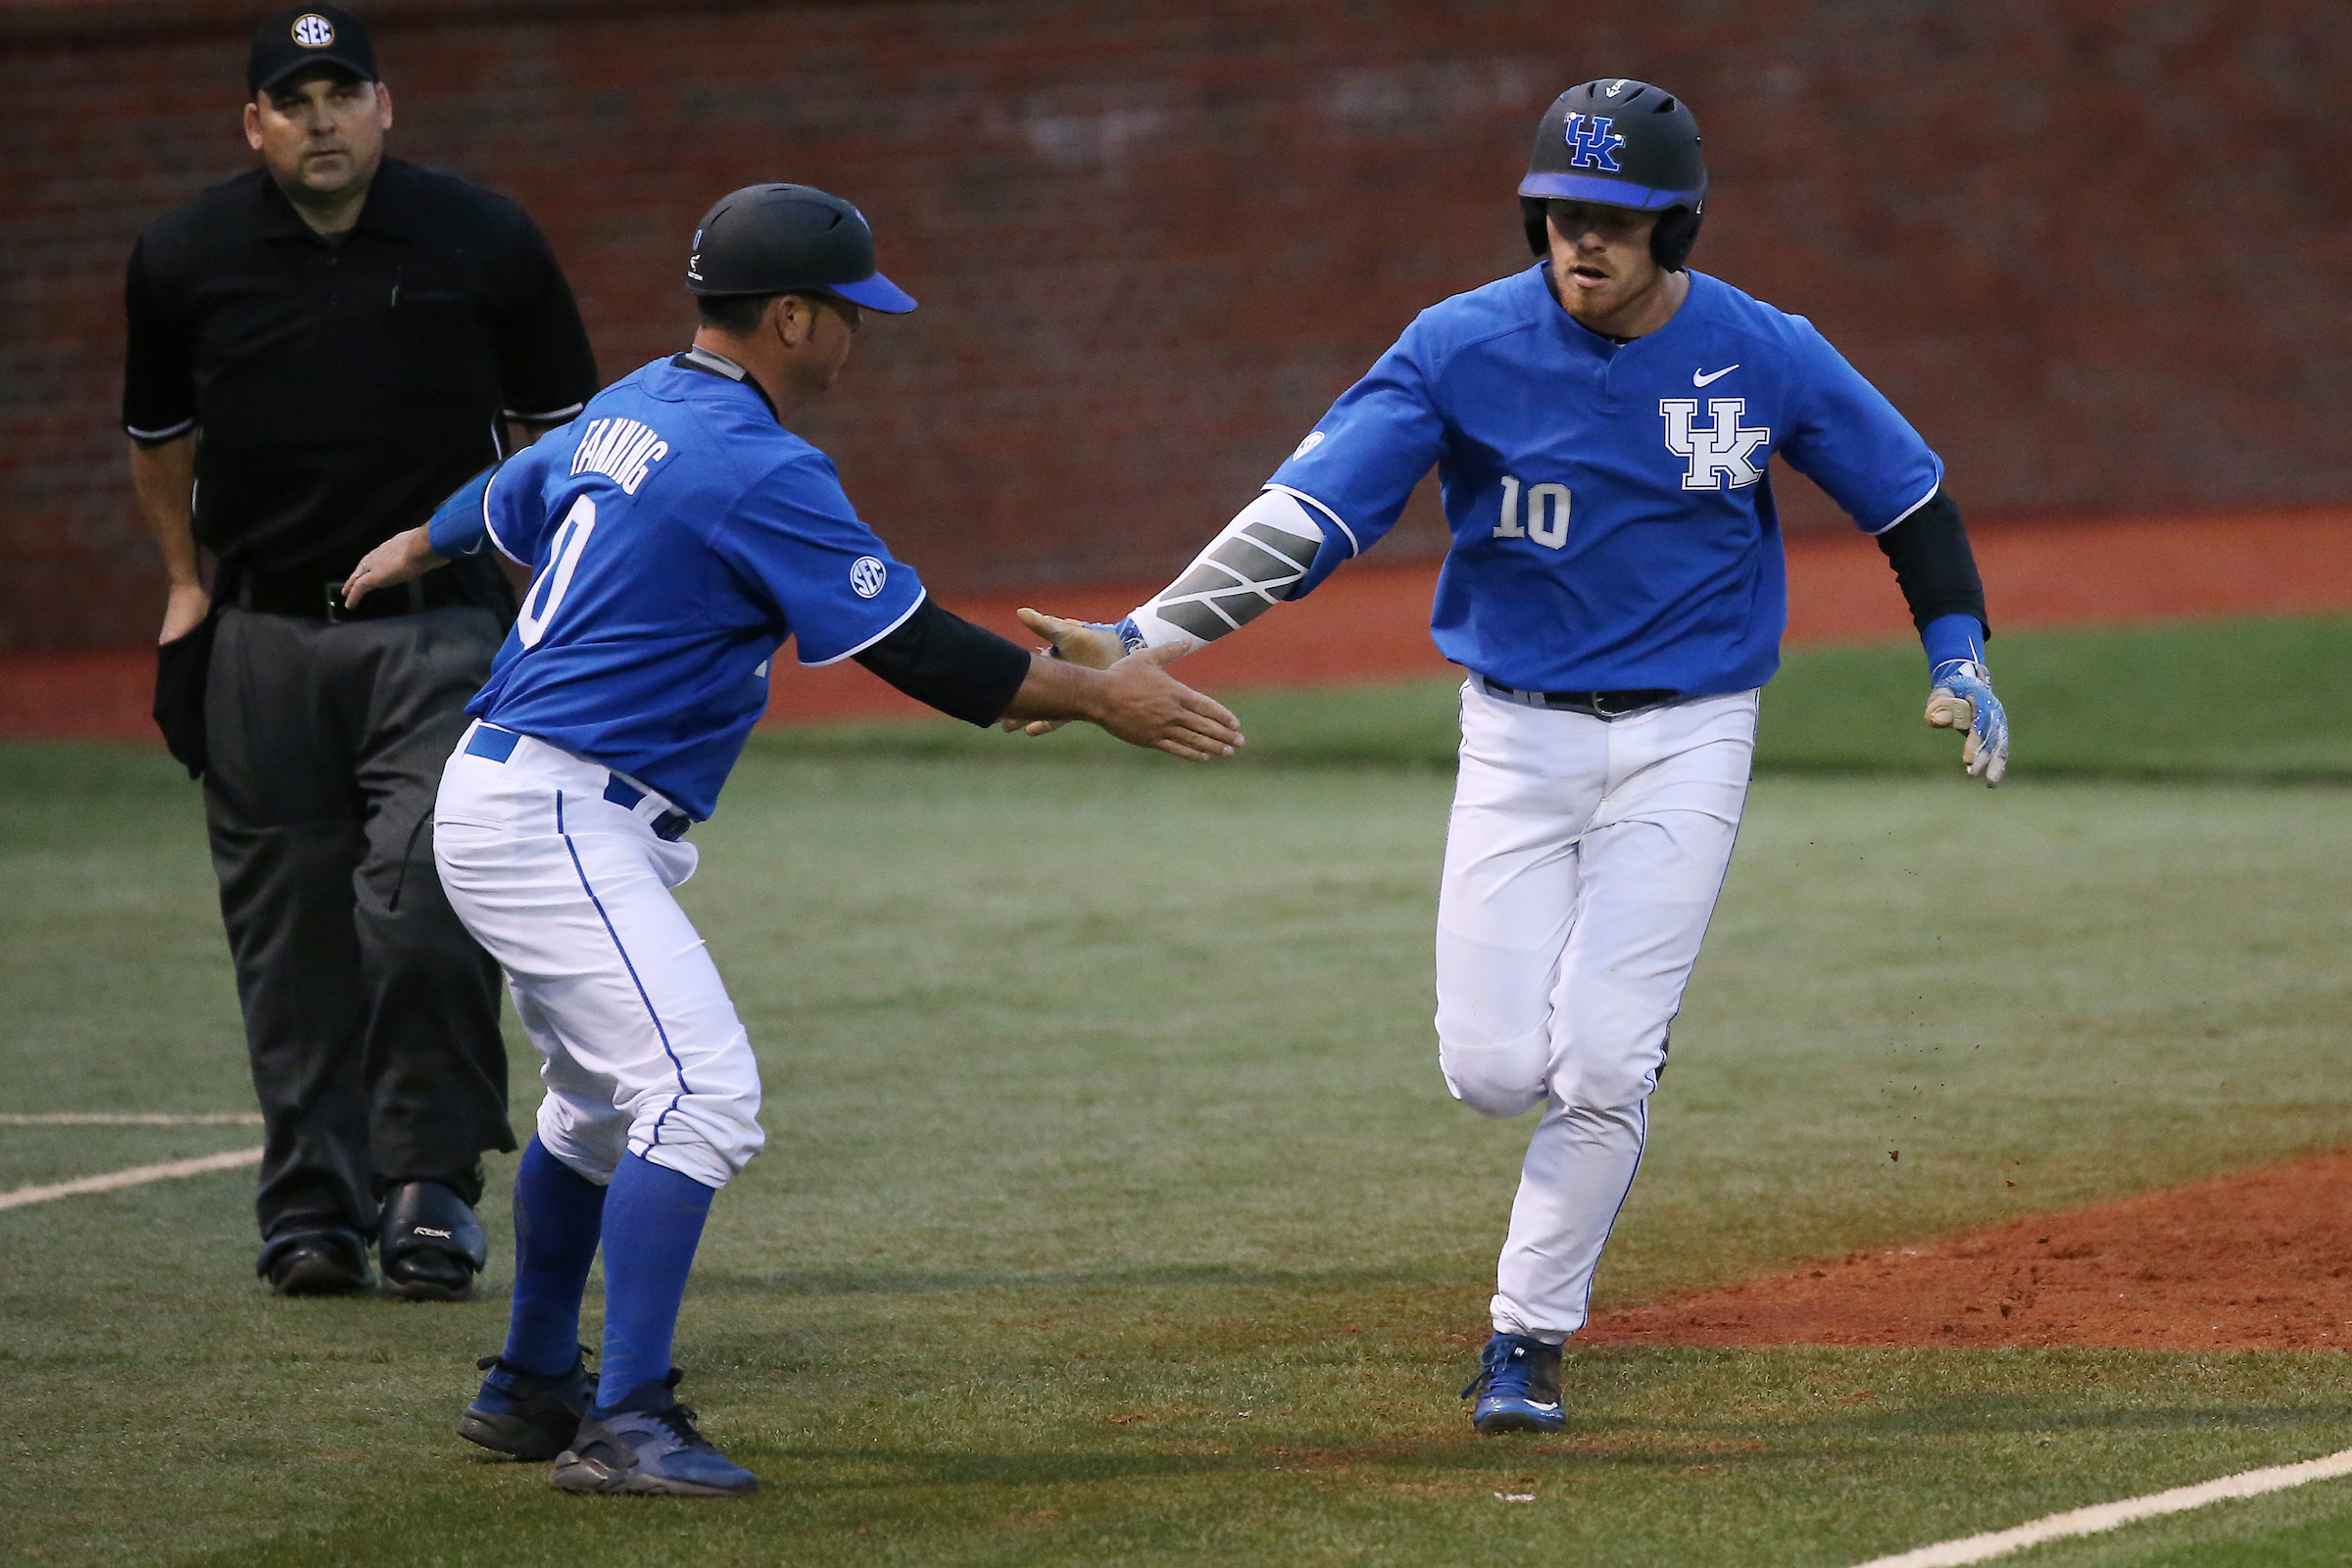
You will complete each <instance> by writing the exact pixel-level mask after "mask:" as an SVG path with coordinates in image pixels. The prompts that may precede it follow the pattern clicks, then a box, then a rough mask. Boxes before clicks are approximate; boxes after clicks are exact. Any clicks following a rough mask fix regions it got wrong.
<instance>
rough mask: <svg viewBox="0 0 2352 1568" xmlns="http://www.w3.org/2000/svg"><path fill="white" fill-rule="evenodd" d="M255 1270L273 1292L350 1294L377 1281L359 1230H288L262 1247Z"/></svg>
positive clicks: (296, 1294) (325, 1294) (308, 1294)
mask: <svg viewBox="0 0 2352 1568" xmlns="http://www.w3.org/2000/svg"><path fill="white" fill-rule="evenodd" d="M253 1271H254V1272H255V1273H256V1274H259V1275H260V1276H261V1277H262V1278H263V1279H266V1280H268V1281H269V1282H270V1294H271V1295H273V1296H349V1295H351V1294H352V1293H353V1292H354V1291H364V1290H366V1289H368V1286H370V1285H373V1284H374V1283H375V1279H374V1276H372V1275H371V1274H369V1273H368V1243H367V1241H366V1240H365V1239H364V1238H363V1237H362V1236H361V1235H360V1233H359V1232H358V1231H340V1230H333V1231H288V1232H287V1233H286V1234H285V1235H283V1236H272V1237H271V1238H270V1240H269V1242H268V1243H267V1244H266V1245H264V1247H263V1248H262V1256H261V1261H259V1262H258V1263H256V1264H255V1265H254V1269H253Z"/></svg>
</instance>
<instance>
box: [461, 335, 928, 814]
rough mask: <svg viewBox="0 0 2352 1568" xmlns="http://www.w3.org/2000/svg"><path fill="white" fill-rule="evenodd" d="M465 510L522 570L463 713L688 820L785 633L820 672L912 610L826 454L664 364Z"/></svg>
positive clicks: (738, 733)
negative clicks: (505, 625)
mask: <svg viewBox="0 0 2352 1568" xmlns="http://www.w3.org/2000/svg"><path fill="white" fill-rule="evenodd" d="M479 494H480V499H479V502H478V503H477V504H476V505H475V506H473V507H470V508H467V509H466V511H467V512H469V513H470V514H471V517H478V519H479V523H480V524H481V525H482V527H486V530H487V533H488V537H489V539H490V542H491V543H493V544H495V545H496V546H497V547H498V548H499V549H500V550H501V551H503V552H504V553H505V554H506V555H508V556H510V557H512V558H513V559H514V560H515V561H516V562H519V563H521V564H525V565H528V566H529V567H531V568H532V570H533V572H534V573H535V575H534V577H533V580H532V583H531V589H530V592H529V593H528V594H526V595H524V597H523V603H522V613H521V615H520V617H519V618H517V619H516V621H515V629H514V630H513V631H512V632H510V633H508V635H507V641H506V645H505V646H504V647H502V648H501V649H500V650H499V651H498V659H497V662H495V663H494V664H493V665H492V666H491V671H490V682H489V684H488V685H486V686H484V687H483V688H482V689H481V692H480V693H479V694H478V695H477V696H476V697H475V698H474V699H473V701H472V702H471V703H469V704H467V705H466V711H467V712H469V713H472V714H473V715H474V716H476V717H478V718H483V719H487V720H489V721H490V722H491V723H494V724H500V725H503V726H505V727H506V728H508V729H513V730H519V731H520V732H521V733H523V734H525V735H535V736H537V737H538V738H539V739H541V740H543V741H547V742H549V743H551V744H553V745H556V746H561V747H563V748H564V750H565V751H568V752H575V753H577V754H578V755H580V756H582V757H587V758H593V759H594V760H597V761H599V762H602V763H604V764H605V765H606V766H607V767H610V768H613V769H614V770H616V771H618V772H621V773H625V774H627V775H629V776H630V777H632V778H635V779H636V780H638V781H639V782H640V783H642V784H645V785H647V786H649V787H651V788H653V789H656V790H659V791H660V792H661V793H662V794H663V795H666V796H668V797H669V799H670V801H671V803H672V804H674V805H675V806H677V807H678V808H679V809H682V810H684V811H686V812H687V813H689V814H690V815H693V816H695V817H698V818H699V817H707V816H709V815H710V814H711V809H712V808H713V806H715V804H716V803H717V800H718V792H719V787H720V786H721V785H722V784H724V783H725V782H726V778H727V773H728V771H729V770H730V769H732V768H733V767H734V765H735V760H736V758H737V757H738V756H740V755H741V754H742V751H743V743H744V738H745V737H746V736H747V735H749V734H750V733H751V729H752V725H753V724H754V723H755V722H757V721H758V719H759V717H760V714H761V713H762V712H763V711H766V708H767V681H768V665H769V662H770V661H772V660H773V658H774V657H775V653H776V650H777V648H778V647H779V646H780V645H781V644H782V643H783V641H784V639H785V638H787V637H790V638H792V639H793V641H794V643H795V645H796V647H797V650H798V652H799V655H800V662H802V663H804V664H830V663H833V662H837V661H839V660H843V659H847V658H849V657H850V656H851V655H852V654H856V653H858V652H860V651H862V650H863V649H865V648H866V647H867V646H868V645H870V644H872V643H874V642H876V641H878V640H879V639H881V638H882V637H884V636H886V635H888V634H889V633H890V631H891V630H892V629H893V628H894V627H896V626H897V625H898V624H899V623H900V622H901V621H903V620H905V619H906V618H907V616H908V615H910V614H912V613H914V611H915V609H916V608H917V607H918V606H919V605H920V604H921V603H922V600H923V585H922V583H921V582H920V581H918V580H917V579H916V577H915V574H914V572H913V571H912V570H911V569H910V568H908V567H907V566H905V565H903V564H900V563H899V562H897V561H895V560H893V559H892V558H891V554H890V551H889V549H888V548H887V547H886V546H884V545H883V543H882V541H881V540H880V539H877V538H876V537H875V536H874V534H873V531H872V530H871V529H869V528H868V527H866V525H865V524H864V523H863V522H861V521H859V520H858V514H857V512H856V510H855V509H853V508H852V507H851V505H850V499H849V497H848V496H846V495H844V494H843V493H842V489H841V479H840V477H839V476H838V475H837V474H836V473H835V471H834V468H833V464H832V462H831V460H829V459H828V458H826V456H825V455H824V454H823V453H822V452H819V451H817V449H816V448H814V447H812V446H810V445H809V443H808V442H806V441H804V440H802V439H801V438H800V437H799V436H796V435H794V434H793V433H792V432H790V431H789V430H786V429H785V428H784V427H783V426H781V425H779V424H778V423H776V420H775V417H774V416H773V415H772V414H770V413H769V412H768V408H767V404H766V402H765V400H764V399H762V398H761V397H760V393H759V391H758V390H757V389H755V388H754V387H752V386H750V385H747V384H745V383H743V382H739V381H735V380H731V379H729V378H727V377H725V376H723V375H717V374H712V373H711V372H709V371H706V370H699V369H692V368H686V367H685V366H682V365H678V364H676V363H674V362H672V361H669V360H657V361H655V362H654V363H653V364H651V365H648V366H646V367H645V368H642V369H640V370H638V371H637V372H636V373H634V374H633V375H630V376H628V377H626V378H625V379H623V380H620V381H617V382H615V383H613V385H612V386H610V387H608V388H606V389H605V391H604V392H602V393H600V394H599V395H598V396H597V397H596V398H595V400H594V401H592V402H590V403H589V405H588V407H587V408H586V409H585V410H583V411H582V412H581V414H580V416H579V417H578V418H576V419H574V420H572V422H571V423H569V424H566V425H564V426H562V427H561V428H559V429H555V430H551V431H549V432H548V433H547V434H546V435H545V436H542V437H541V438H540V439H539V441H538V442H537V443H536V444H535V445H533V446H532V447H530V448H529V449H528V450H527V451H525V452H522V453H520V454H518V455H517V456H516V457H515V458H514V459H512V460H511V461H509V462H508V463H507V464H506V465H505V466H503V467H501V468H499V469H498V470H497V471H496V472H495V473H494V474H492V475H491V476H490V479H489V482H488V486H487V488H486V489H483V490H481V491H480V492H479ZM454 510H455V509H454V508H452V507H445V508H444V509H443V514H442V515H436V516H435V518H434V522H433V540H434V545H435V547H436V548H437V549H441V550H442V553H443V554H448V553H450V548H463V539H464V535H465V533H466V522H468V521H470V520H471V517H459V518H456V519H454V520H453V518H452V517H451V516H450V514H451V513H452V512H453V511H454ZM475 531H476V532H477V534H478V532H479V529H477V530H475ZM445 543H446V544H447V546H448V547H449V548H444V546H445Z"/></svg>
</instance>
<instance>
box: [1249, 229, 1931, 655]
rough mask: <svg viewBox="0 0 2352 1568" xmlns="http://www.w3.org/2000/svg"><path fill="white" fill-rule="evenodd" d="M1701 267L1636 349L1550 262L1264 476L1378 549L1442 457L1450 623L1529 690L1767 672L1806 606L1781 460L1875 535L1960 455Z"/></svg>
mask: <svg viewBox="0 0 2352 1568" xmlns="http://www.w3.org/2000/svg"><path fill="white" fill-rule="evenodd" d="M1690 277H1691V291H1690V294H1689V295H1688V296H1687V297H1686V298H1685V300H1684V301H1683V304H1682V308H1681V309H1679V310H1678V311H1676V312H1675V314H1674V316H1673V318H1672V319H1670V320H1669V321H1668V322H1667V323H1666V324H1665V325H1664V326H1663V327H1661V328H1659V329H1658V330H1657V331H1655V332H1652V333H1650V334H1649V335H1648V336H1646V337H1640V338H1636V339H1634V340H1633V341H1632V342H1630V343H1626V344H1623V345H1619V344H1617V343H1614V342H1612V341H1611V340H1609V339H1607V338H1604V337H1601V336H1599V335H1597V334H1596V333H1593V332H1591V331H1588V330H1587V329H1586V328H1584V327H1582V326H1580V325H1578V324H1577V322H1576V321H1575V319H1573V318H1571V317H1570V316H1569V315H1568V313H1567V312H1566V311H1564V310H1562V309H1561V308H1560V306H1559V304H1558V302H1556V301H1555V300H1553V298H1552V297H1551V293H1550V290H1549V289H1548V288H1547V287H1546V285H1545V282H1544V269H1543V268H1542V267H1541V266H1537V267H1532V268H1530V269H1529V270H1526V271H1524V272H1520V273H1518V274H1517V275H1515V276H1512V277H1507V278H1503V279H1501V280H1500V281H1498V282H1495V283H1490V284H1488V285H1487V286H1486V287H1484V288H1481V289H1475V290H1473V291H1472V292H1470V293H1467V294H1460V295H1456V296H1455V297H1454V298H1452V299H1449V300H1446V302H1445V303H1443V304H1441V305H1437V306H1433V307H1432V308H1431V309H1429V310H1427V311H1424V312H1422V313H1421V315H1420V317H1419V318H1418V319H1415V320H1414V322H1413V324H1412V325H1411V326H1409V327H1407V328H1406V329H1405V332H1404V335H1403V336H1402V337H1400V338H1398V339H1397V345H1396V347H1394V348H1392V349H1390V350H1389V352H1388V353H1386V354H1384V355H1382V356H1381V358H1380V361H1379V363H1377V364H1375V365H1374V366H1373V367H1372V368H1371V370H1370V371H1369V372H1367V373H1366V374H1365V376H1364V378H1363V379H1362V380H1360V381H1358V382H1357V383H1356V384H1355V385H1354V386H1352V387H1350V388H1349V389H1348V392H1347V393H1346V394H1345V395H1344V396H1343V397H1341V399H1340V400H1339V402H1337V403H1335V404H1334V405H1332V409H1331V412H1330V413H1329V414H1327V415H1325V416H1324V417H1323V419H1322V422H1321V423H1319V424H1317V425H1316V426H1315V429H1314V432H1313V433H1312V434H1310V435H1309V436H1308V437H1307V438H1306V440H1305V441H1303V442H1302V443H1300V445H1299V450H1298V451H1297V452H1296V453H1294V454H1293V455H1292V457H1291V459H1290V461H1289V462H1287V463H1285V464H1283V466H1281V467H1280V468H1278V469H1276V470H1275V472H1274V476H1273V478H1272V479H1270V480H1268V481H1267V482H1268V484H1269V485H1270V486H1272V487H1273V488H1276V489H1280V490H1285V491H1288V492H1290V493H1291V494H1293V495H1296V496H1298V497H1299V499H1300V500H1302V501H1305V502H1307V503H1309V504H1310V510H1311V511H1314V512H1316V513H1319V514H1321V517H1322V522H1323V526H1324V530H1325V533H1326V535H1327V536H1328V542H1327V544H1326V547H1325V550H1324V552H1323V555H1322V558H1321V559H1319V560H1318V565H1324V564H1326V563H1327V562H1328V563H1333V564H1336V562H1337V561H1338V560H1339V559H1341V558H1342V557H1343V556H1352V555H1356V554H1359V553H1361V552H1362V551H1364V550H1366V549H1369V548H1370V547H1371V545H1372V544H1373V543H1374V541H1376V540H1378V539H1379V538H1380V537H1381V536H1382V535H1383V534H1385V533H1387V532H1388V531H1389V529H1390V528H1391V527H1393V526H1395V524H1396V522H1397V514H1398V513H1399V512H1401V511H1402V510H1403V507H1404V503H1405V498H1406V496H1408V495H1409V494H1410V493H1411V491H1412V488H1413V486H1414V485H1415V484H1416V483H1417V482H1419V480H1420V478H1421V476H1422V475H1423V474H1425V473H1427V472H1428V471H1429V469H1430V466H1431V465H1433V464H1434V465H1436V466H1437V469H1438V479H1439V483H1440V486H1441V487H1442V490H1443V493H1444V496H1445V503H1446V521H1447V523H1448V525H1449V526H1450V529H1451V531H1452V535H1453V543H1452V546H1451V548H1450V549H1449V550H1448V551H1447V553H1446V564H1445V566H1444V568H1443V570H1442V571H1441V572H1440V573H1439V577H1438V596H1437V604H1436V608H1435V610H1434V612H1433V613H1432V616H1431V621H1430V630H1431V632H1432V634H1433V636H1434V637H1435V639H1436V641H1437V645H1438V649H1439V651H1440V652H1441V653H1443V654H1444V655H1445V656H1446V658H1447V659H1449V660H1451V661H1452V662H1455V663H1457V664H1462V665H1464V666H1466V667H1468V668H1470V669H1473V670H1476V671H1477V672H1479V673H1480V674H1483V675H1487V676H1490V677H1492V678H1493V679H1495V680H1496V681H1499V682H1501V683H1502V684H1504V685H1506V686H1514V687H1517V688H1519V689H1521V690H1524V691H1631V690H1642V689H1662V690H1671V691H1679V692H1685V693H1688V694H1691V695H1693V696H1703V695H1712V694H1716V693H1722V692H1736V691H1745V690H1747V689H1749V688H1751V687H1755V686H1760V685H1762V684H1763V683H1764V682H1765V681H1766V680H1768V679H1770V678H1771V676H1772V673H1773V671H1774V670H1775V669H1777V668H1778V667H1779V665H1780V640H1781V633H1782V631H1783V630H1784V629H1786V627H1787V624H1788V618H1789V616H1788V581H1787V566H1786V563H1785V561H1784V558H1783V556H1782V551H1781V536H1780V517H1779V515H1778V514H1777V513H1776V512H1775V510H1774V508H1773V501H1772V486H1771V483H1770V481H1769V480H1768V479H1767V477H1766V475H1765V464H1766V461H1767V460H1768V459H1769V458H1770V457H1771V456H1772V455H1773V454H1774V453H1776V452H1777V453H1779V454H1780V455H1781V456H1782V457H1784V458H1786V459H1787V460H1788V461H1789V466H1792V467H1794V468H1795V469H1797V470H1798V471H1799V472H1801V473H1803V474H1805V475H1806V476H1807V477H1809V478H1811V479H1813V480H1814V481H1815V482H1816V483H1818V484H1819V485H1820V486H1821V487H1822V488H1823V489H1824V490H1826V491H1828V492H1829V494H1830V495H1831V497H1832V498H1833V499H1835V500H1836V501H1837V502H1838V505H1839V506H1841V507H1843V508H1844V509H1845V510H1846V512H1847V513H1848V514H1849V515H1852V516H1853V518H1854V520H1855V521H1856V522H1857V523H1858V524H1859V525H1860V526H1861V527H1862V528H1863V529H1864V530H1865V531H1867V532H1871V533H1878V532H1881V531H1883V530H1885V529H1887V528H1888V527H1891V526H1893V525H1894V524H1895V523H1896V522H1898V521H1900V520H1901V519H1902V518H1903V517H1905V516H1907V515H1909V514H1910V513H1911V512H1912V510H1913V509H1915V508H1917V507H1918V506H1919V505H1920V504H1921V503H1923V502H1925V501H1927V500H1928V499H1929V498H1930V497H1932V496H1933V495H1934V494H1935V493H1936V487H1937V486H1938V485H1939V484H1941V482H1942V478H1943V466H1942V464H1941V463H1940V462H1938V461H1937V459H1936V454H1935V453H1934V452H1932V451H1930V450H1929V449H1928V446H1927V443H1926V442H1924V441H1922V440H1921V439H1920V437H1919V434H1918V432H1916V431H1914V430H1913V429H1912V428H1911V426H1910V425H1909V424H1908V423H1906V422H1905V421H1904V419H1903V417H1902V416H1901V415H1899V414H1897V413H1896V412H1895V411H1894V407H1893V405H1892V404H1890V403H1888V402H1887V399H1886V398H1885V397H1884V396H1882V395H1881V394H1880V393H1879V391H1878V390H1877V389H1876V388H1874V387H1873V386H1872V385H1871V384H1870V383H1869V382H1868V381H1865V380H1864V379H1862V376H1861V375H1860V373H1859V372H1857V371H1856V370H1855V369H1854V368H1853V367H1852V366H1850V365H1848V364H1846V363H1845V361H1844V360H1843V359H1842V358H1841V357H1840V356H1839V355H1838V351H1837V350H1835V349H1833V348H1831V347H1830V345H1829V343H1828V342H1827V341H1825V340H1824V339H1823V337H1822V336H1821V334H1820V333H1819V332H1817V331H1815V330H1814V329H1813V326H1812V324H1811V323H1810V322H1808V321H1806V320H1805V319H1803V318H1802V317H1797V316H1789V315H1787V314H1785V313H1783V312H1781V311H1778V310H1775V309H1773V308H1772V307H1771V306H1769V305H1765V304H1762V303H1760V302H1758V301H1756V300H1753V299H1750V298H1749V297H1748V296H1747V295H1745V294H1742V293H1741V292H1740V290H1738V289H1736V288H1733V287H1732V286H1731V285H1730V284H1728V283H1724V282H1721V281H1719V280H1718V279H1716V278H1712V277H1709V276H1707V275H1705V274H1704V273H1701V272H1695V271H1694V272H1692V273H1691V274H1690ZM1335 547H1336V548H1335ZM1319 577H1320V573H1317V574H1315V575H1314V576H1310V578H1309V580H1308V582H1307V583H1306V586H1307V587H1310V588H1311V587H1312V586H1313V584H1314V582H1315V581H1317V580H1319Z"/></svg>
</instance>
